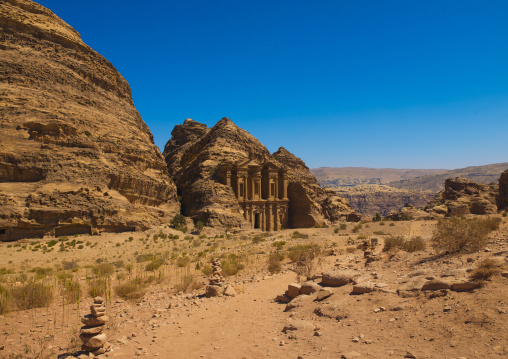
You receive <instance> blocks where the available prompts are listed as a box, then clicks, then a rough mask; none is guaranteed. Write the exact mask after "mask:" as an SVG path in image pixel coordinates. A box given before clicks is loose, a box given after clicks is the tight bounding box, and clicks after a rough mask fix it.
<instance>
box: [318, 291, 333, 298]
mask: <svg viewBox="0 0 508 359" xmlns="http://www.w3.org/2000/svg"><path fill="white" fill-rule="evenodd" d="M331 295H333V292H332V291H331V290H329V289H320V290H319V292H317V297H316V300H317V301H322V300H324V299H326V298H328V297H330V296H331Z"/></svg>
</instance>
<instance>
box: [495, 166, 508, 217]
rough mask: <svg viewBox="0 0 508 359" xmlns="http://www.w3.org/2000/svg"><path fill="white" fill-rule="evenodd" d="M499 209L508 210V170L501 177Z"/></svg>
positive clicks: (498, 198) (498, 199)
mask: <svg viewBox="0 0 508 359" xmlns="http://www.w3.org/2000/svg"><path fill="white" fill-rule="evenodd" d="M497 207H498V210H499V211H503V210H505V211H506V210H508V170H506V171H504V172H503V173H502V174H501V177H499V194H498V197H497Z"/></svg>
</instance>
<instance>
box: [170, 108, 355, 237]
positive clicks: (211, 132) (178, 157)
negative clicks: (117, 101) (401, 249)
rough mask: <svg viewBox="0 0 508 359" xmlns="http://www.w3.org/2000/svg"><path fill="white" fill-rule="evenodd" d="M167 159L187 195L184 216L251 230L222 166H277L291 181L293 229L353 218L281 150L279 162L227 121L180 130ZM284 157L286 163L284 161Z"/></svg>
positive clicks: (191, 124)
mask: <svg viewBox="0 0 508 359" xmlns="http://www.w3.org/2000/svg"><path fill="white" fill-rule="evenodd" d="M171 135H172V137H171V139H170V140H169V141H168V143H167V144H166V147H165V150H164V153H163V155H164V157H165V159H166V163H167V165H168V169H169V172H170V174H171V175H172V176H173V179H174V181H175V183H176V185H177V187H178V189H179V191H180V193H181V196H182V209H183V211H184V214H185V215H187V216H191V217H193V218H194V219H195V220H201V221H203V222H204V223H206V224H208V225H212V226H233V227H240V226H245V225H248V224H249V223H248V221H247V220H246V218H245V213H244V211H243V210H242V209H241V207H240V206H239V204H238V200H237V198H236V196H235V192H234V191H233V188H232V187H231V186H227V185H225V184H222V183H220V180H219V179H218V176H217V173H216V171H217V169H218V166H219V164H221V163H225V162H229V163H239V162H242V161H245V160H251V161H253V162H256V163H258V164H264V163H268V162H272V163H274V164H275V165H277V166H282V167H284V168H285V169H286V170H287V172H288V175H289V184H288V197H289V212H290V213H289V227H292V228H298V227H310V226H314V225H318V224H322V223H325V222H326V221H335V220H337V219H339V218H340V217H341V216H346V215H347V214H349V213H351V212H353V210H352V209H351V207H349V205H348V203H347V201H344V200H342V199H339V198H335V197H334V196H332V194H329V193H327V192H326V191H325V190H324V189H322V188H321V187H320V186H319V185H318V183H317V181H316V179H315V177H314V176H313V175H312V174H311V173H310V171H309V169H308V168H307V167H306V166H305V164H304V163H303V161H301V160H300V159H298V158H296V157H295V156H293V155H292V154H290V153H289V152H288V151H286V150H285V149H283V148H281V149H280V150H279V151H277V153H275V154H274V155H273V156H272V155H271V154H270V152H269V151H268V150H267V149H266V147H265V146H263V145H262V144H261V143H260V142H259V141H258V140H257V139H256V138H255V137H253V136H252V135H251V134H250V133H248V132H247V131H245V130H243V129H241V128H239V127H238V126H236V125H235V124H234V123H233V122H232V121H231V120H230V119H228V118H223V119H222V120H220V121H219V122H217V124H216V125H215V126H214V127H212V128H207V127H206V126H205V125H203V124H200V123H198V122H196V121H193V120H191V119H187V120H185V122H184V123H183V124H182V125H177V126H175V128H174V129H173V131H172V133H171ZM279 157H280V158H279Z"/></svg>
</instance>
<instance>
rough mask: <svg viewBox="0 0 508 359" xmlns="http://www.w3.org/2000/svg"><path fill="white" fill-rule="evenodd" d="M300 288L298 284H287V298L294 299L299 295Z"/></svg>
mask: <svg viewBox="0 0 508 359" xmlns="http://www.w3.org/2000/svg"><path fill="white" fill-rule="evenodd" d="M301 288H302V286H301V285H300V284H297V283H292V284H289V285H288V290H287V292H286V295H287V296H288V297H289V298H296V297H298V296H299V295H300V289H301Z"/></svg>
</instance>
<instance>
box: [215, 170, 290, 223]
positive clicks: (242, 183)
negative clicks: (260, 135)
mask: <svg viewBox="0 0 508 359" xmlns="http://www.w3.org/2000/svg"><path fill="white" fill-rule="evenodd" d="M217 176H218V179H219V182H220V183H222V184H223V185H226V186H228V187H231V188H232V189H233V192H234V194H235V197H236V199H237V200H238V205H239V206H240V213H241V214H242V215H243V218H244V219H245V221H246V222H247V223H249V225H250V227H251V228H255V229H261V230H263V231H278V230H280V229H282V228H287V226H288V208H289V206H290V203H289V199H288V175H287V171H286V170H284V169H283V168H282V167H280V166H277V165H276V164H275V163H273V162H267V163H265V164H258V163H256V162H254V161H250V160H245V161H239V162H236V163H234V162H229V161H225V162H223V163H221V164H220V165H219V166H218V171H217Z"/></svg>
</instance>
